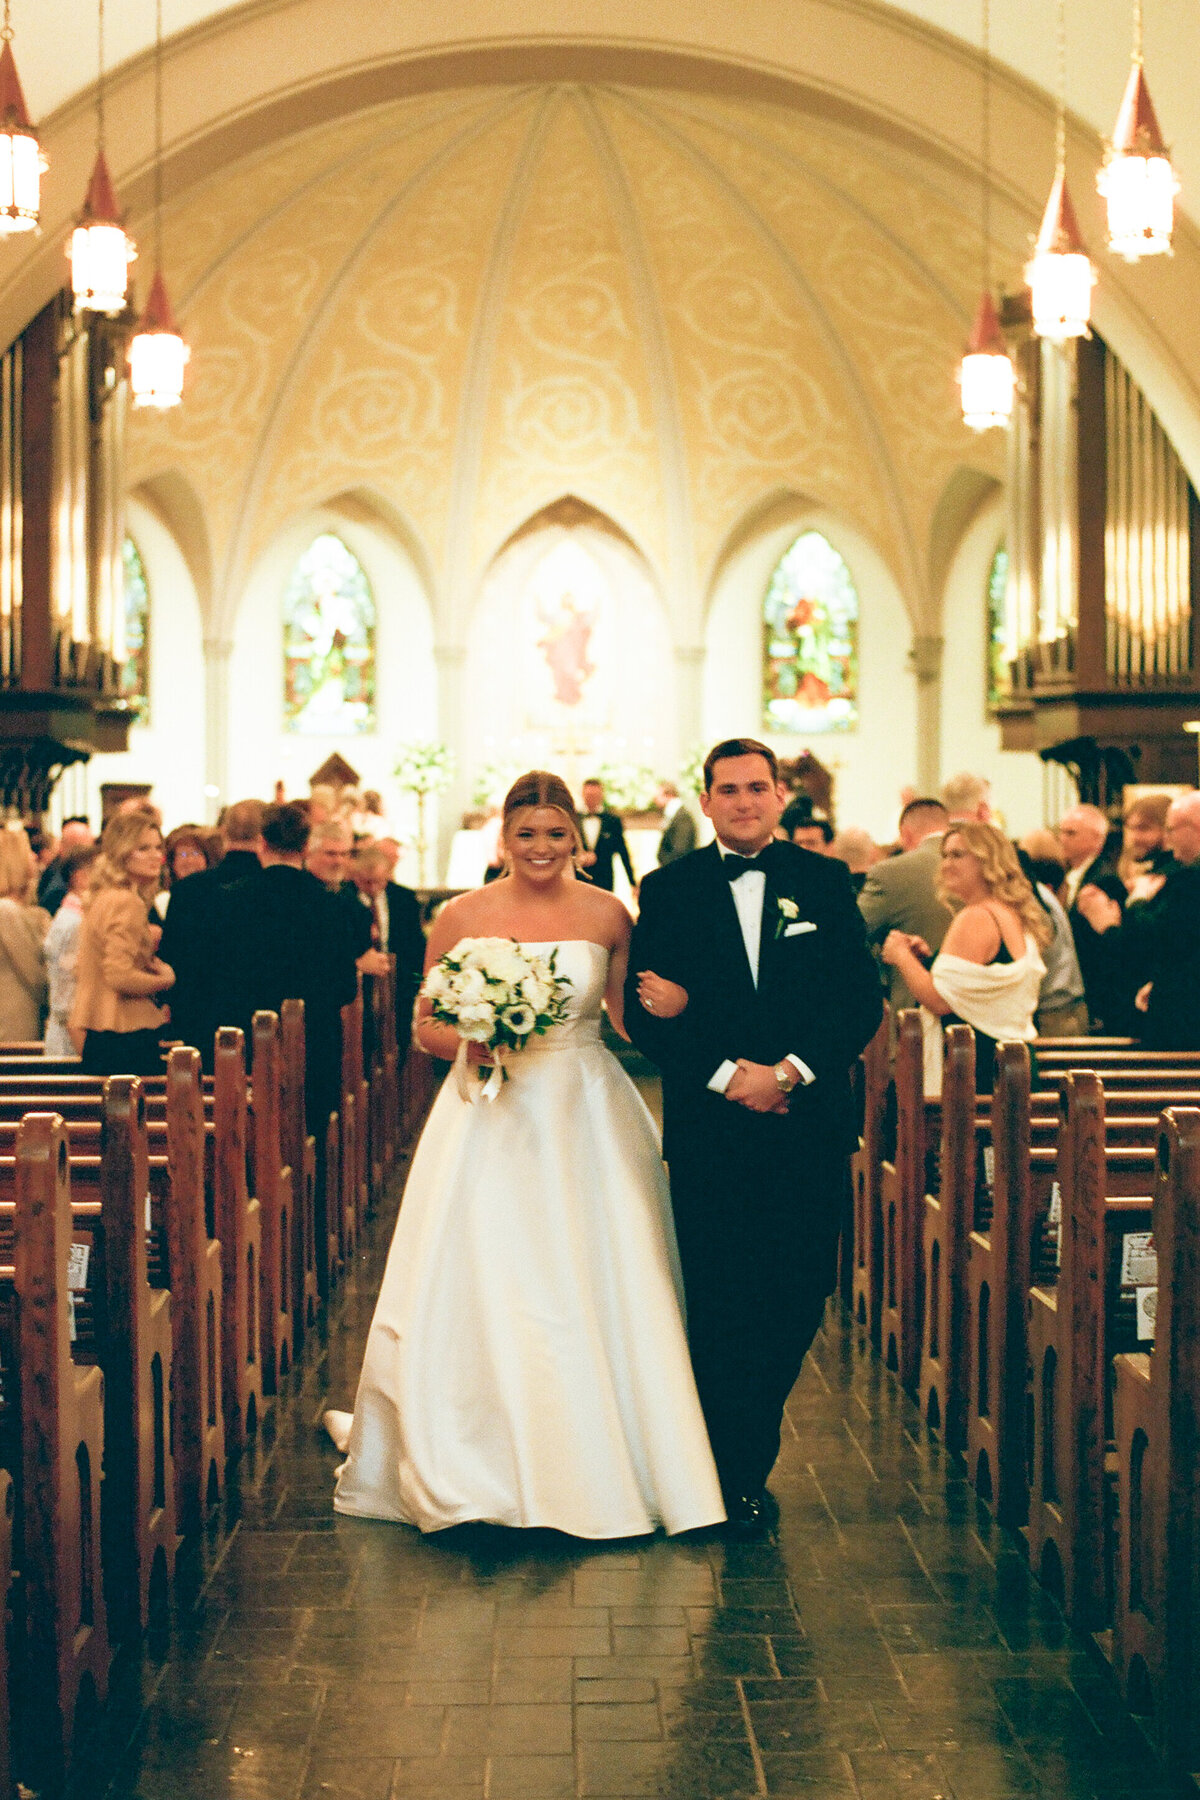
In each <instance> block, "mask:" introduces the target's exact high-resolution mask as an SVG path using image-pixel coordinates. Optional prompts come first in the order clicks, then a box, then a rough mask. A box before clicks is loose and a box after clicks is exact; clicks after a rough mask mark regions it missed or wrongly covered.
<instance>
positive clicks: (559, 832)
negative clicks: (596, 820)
mask: <svg viewBox="0 0 1200 1800" xmlns="http://www.w3.org/2000/svg"><path fill="white" fill-rule="evenodd" d="M507 844H508V853H509V856H510V857H511V858H512V865H513V873H514V874H521V875H524V876H525V877H526V878H527V879H528V880H531V881H536V882H537V883H538V885H539V886H540V885H541V884H542V883H544V882H549V881H551V880H556V879H557V878H558V877H560V876H561V875H562V874H563V872H564V871H565V870H566V868H567V866H568V865H569V863H570V861H571V858H572V856H573V854H574V851H575V834H574V832H573V831H572V830H571V827H570V825H569V824H568V823H567V822H566V820H565V819H564V818H563V815H562V813H561V812H559V810H558V808H557V807H554V806H538V807H535V808H533V809H532V811H530V812H528V813H526V814H525V815H524V816H523V817H522V818H521V820H520V823H519V824H518V825H517V826H516V828H515V830H513V831H512V832H511V833H510V834H509V835H508V840H507Z"/></svg>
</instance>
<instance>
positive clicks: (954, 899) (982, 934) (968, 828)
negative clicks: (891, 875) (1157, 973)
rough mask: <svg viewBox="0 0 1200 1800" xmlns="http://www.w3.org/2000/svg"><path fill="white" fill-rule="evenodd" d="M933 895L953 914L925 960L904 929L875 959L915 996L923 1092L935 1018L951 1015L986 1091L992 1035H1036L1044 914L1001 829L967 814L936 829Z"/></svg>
mask: <svg viewBox="0 0 1200 1800" xmlns="http://www.w3.org/2000/svg"><path fill="white" fill-rule="evenodd" d="M937 895H938V898H939V899H940V900H941V901H942V902H943V903H944V904H945V905H946V906H948V907H949V908H950V910H951V911H952V912H953V913H954V915H955V916H954V918H953V920H952V921H951V924H950V929H949V931H947V933H946V936H945V938H944V939H943V941H942V947H941V949H940V950H939V952H938V954H937V956H936V958H934V960H933V962H932V964H931V965H929V966H927V964H928V959H929V946H928V944H926V943H925V942H924V940H923V939H921V938H917V937H911V936H910V935H909V934H908V933H907V932H904V931H891V932H889V933H888V935H887V937H886V938H885V940H884V944H883V951H882V955H883V960H884V962H886V963H891V964H892V966H893V967H894V968H896V969H898V970H899V971H900V973H901V975H902V976H903V978H904V980H905V982H907V984H908V987H909V990H910V992H911V993H912V994H913V996H914V997H915V999H916V1000H917V1001H918V1002H919V1004H920V1006H921V1013H922V1025H923V1026H924V1029H925V1087H926V1092H927V1094H930V1095H935V1094H939V1093H940V1092H941V1073H942V1042H943V1039H942V1029H941V1028H942V1027H943V1026H945V1025H959V1024H965V1025H971V1026H973V1027H974V1030H975V1085H976V1088H977V1090H978V1091H979V1092H980V1093H982V1094H987V1093H990V1092H991V1090H992V1085H993V1081H994V1077H995V1057H996V1045H997V1044H998V1043H1002V1042H1004V1041H1007V1040H1011V1039H1019V1040H1022V1041H1026V1042H1027V1041H1029V1040H1030V1039H1032V1038H1033V1037H1035V1036H1036V1032H1035V1029H1034V1023H1033V1015H1034V1013H1035V1011H1036V1010H1037V1004H1038V994H1039V991H1040V989H1041V983H1042V977H1043V976H1044V975H1045V973H1046V965H1045V963H1044V962H1043V961H1042V957H1041V950H1042V948H1043V946H1044V945H1046V944H1048V943H1049V941H1050V936H1051V927H1050V921H1049V919H1048V918H1047V916H1046V913H1045V911H1044V909H1043V908H1042V907H1041V906H1040V905H1039V904H1038V900H1037V896H1036V895H1035V894H1034V891H1033V888H1032V886H1031V885H1030V883H1029V881H1028V879H1027V878H1026V876H1025V874H1024V873H1023V872H1022V869H1021V865H1020V863H1019V862H1018V861H1017V853H1016V850H1015V849H1014V848H1013V846H1012V844H1011V843H1010V842H1009V840H1008V839H1007V838H1006V837H1005V835H1004V833H1003V832H1002V831H999V830H997V828H996V826H994V825H985V824H983V823H982V822H980V821H977V820H974V819H971V820H959V821H957V822H956V823H955V824H953V825H951V827H950V829H949V830H948V831H947V832H946V835H945V836H944V837H943V839H942V852H941V868H940V871H939V874H938V883H937Z"/></svg>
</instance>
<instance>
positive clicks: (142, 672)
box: [121, 537, 150, 725]
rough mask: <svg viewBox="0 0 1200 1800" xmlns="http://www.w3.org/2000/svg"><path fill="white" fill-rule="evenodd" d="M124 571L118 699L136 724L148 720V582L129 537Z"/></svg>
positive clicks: (124, 559) (122, 557) (126, 541)
mask: <svg viewBox="0 0 1200 1800" xmlns="http://www.w3.org/2000/svg"><path fill="white" fill-rule="evenodd" d="M121 560H122V564H123V567H124V573H125V661H124V663H123V664H122V667H121V698H122V699H123V700H125V701H127V702H128V704H129V706H130V708H131V710H132V712H133V717H134V721H135V722H136V723H137V724H138V725H148V724H149V723H150V584H149V583H148V582H147V580H146V566H145V564H144V563H143V561H142V558H141V552H140V551H139V550H138V547H137V545H136V544H135V543H134V541H133V539H132V538H131V537H127V538H126V539H125V542H124V544H123V545H122V546H121Z"/></svg>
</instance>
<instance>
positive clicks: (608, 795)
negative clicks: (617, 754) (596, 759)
mask: <svg viewBox="0 0 1200 1800" xmlns="http://www.w3.org/2000/svg"><path fill="white" fill-rule="evenodd" d="M596 774H597V776H598V777H599V779H600V780H601V781H602V782H603V783H604V798H605V801H606V803H607V804H608V805H609V806H611V807H612V808H613V810H614V811H615V812H619V813H638V812H649V810H650V808H651V807H652V806H653V805H654V796H655V794H656V792H657V791H658V776H657V775H656V774H655V773H654V770H653V769H650V768H647V767H646V766H645V765H644V764H634V763H610V762H602V763H601V764H600V767H599V768H598V769H597V770H596Z"/></svg>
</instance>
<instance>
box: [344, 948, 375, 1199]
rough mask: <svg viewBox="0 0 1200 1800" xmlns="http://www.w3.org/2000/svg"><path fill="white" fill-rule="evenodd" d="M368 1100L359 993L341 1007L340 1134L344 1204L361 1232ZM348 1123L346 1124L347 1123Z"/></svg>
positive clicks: (365, 1188) (367, 1191)
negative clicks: (344, 1183)
mask: <svg viewBox="0 0 1200 1800" xmlns="http://www.w3.org/2000/svg"><path fill="white" fill-rule="evenodd" d="M367 1119H368V1097H367V1083H366V1077H365V1075H364V1073H363V995H362V979H361V977H360V979H359V983H358V992H357V994H356V995H355V997H354V999H353V1000H352V1001H351V1002H350V1004H349V1005H348V1006H343V1008H342V1120H343V1125H344V1127H346V1128H345V1129H344V1130H343V1134H342V1169H343V1181H344V1182H345V1181H346V1180H347V1177H348V1198H347V1205H348V1206H349V1207H350V1209H351V1210H352V1211H353V1214H354V1218H355V1221H356V1229H357V1231H358V1232H359V1233H361V1231H362V1228H363V1225H364V1224H365V1223H366V1217H367V1212H368V1210H369V1207H370V1187H369V1184H368V1177H367V1168H368V1148H367V1129H368V1126H367ZM347 1122H349V1123H347Z"/></svg>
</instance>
